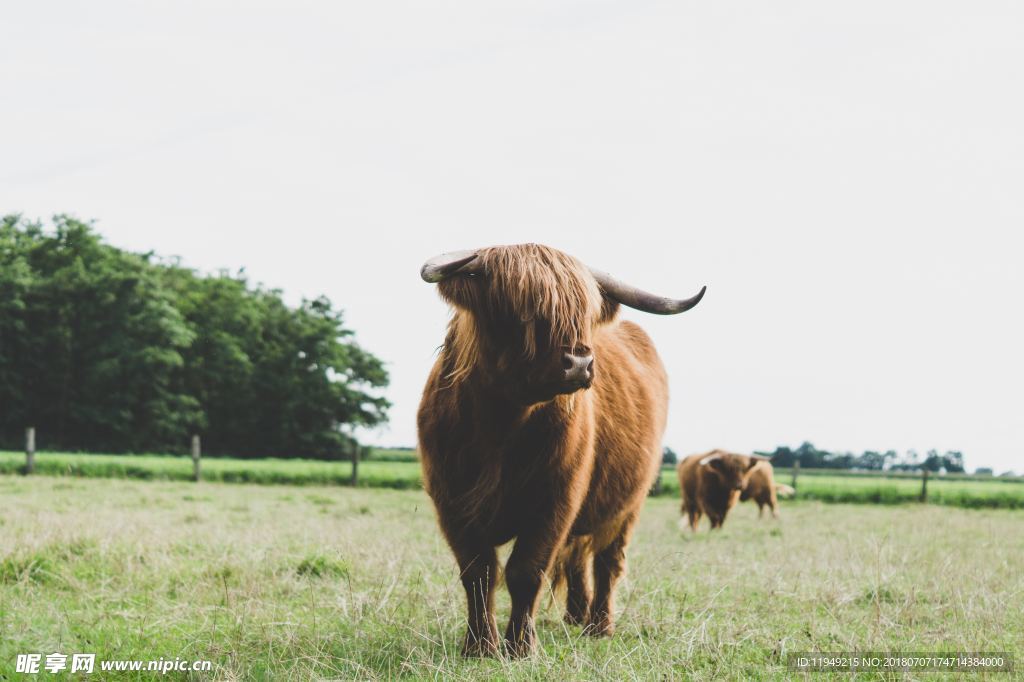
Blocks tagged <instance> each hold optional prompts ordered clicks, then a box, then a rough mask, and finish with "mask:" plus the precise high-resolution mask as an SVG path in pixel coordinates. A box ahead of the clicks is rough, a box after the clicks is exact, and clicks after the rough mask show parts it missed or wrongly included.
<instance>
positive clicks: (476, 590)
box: [453, 543, 500, 656]
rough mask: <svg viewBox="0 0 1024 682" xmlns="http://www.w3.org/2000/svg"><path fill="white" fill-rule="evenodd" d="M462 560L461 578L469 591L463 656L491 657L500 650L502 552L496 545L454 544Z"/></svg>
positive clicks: (459, 559) (459, 558) (457, 556)
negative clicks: (497, 606)
mask: <svg viewBox="0 0 1024 682" xmlns="http://www.w3.org/2000/svg"><path fill="white" fill-rule="evenodd" d="M453 549H454V551H455V558H456V559H457V560H458V562H459V573H460V575H459V577H460V579H461V580H462V586H463V587H464V588H465V590H466V604H467V608H468V611H469V623H468V627H467V629H466V640H465V642H464V644H463V646H462V655H463V656H491V655H494V654H496V653H498V643H499V641H500V640H499V639H498V624H497V621H496V620H495V618H494V586H495V584H496V582H497V573H498V555H497V553H496V552H495V551H494V548H493V547H487V546H484V545H482V544H469V543H466V544H460V545H459V546H454V547H453Z"/></svg>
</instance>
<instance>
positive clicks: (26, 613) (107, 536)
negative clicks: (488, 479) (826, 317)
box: [0, 476, 1024, 681]
mask: <svg viewBox="0 0 1024 682" xmlns="http://www.w3.org/2000/svg"><path fill="white" fill-rule="evenodd" d="M0 499H3V501H4V507H3V513H2V516H0V627H2V628H3V632H4V636H3V638H2V639H0V679H3V678H5V677H14V675H13V674H12V668H13V664H14V660H15V655H16V654H17V653H26V652H35V653H43V654H47V653H51V652H54V651H59V652H63V653H69V652H93V653H96V654H98V657H99V658H100V659H112V658H125V659H147V660H148V659H155V658H160V657H164V658H172V659H173V658H175V657H180V658H183V659H184V658H188V659H196V658H200V659H209V660H211V661H212V662H213V664H214V672H213V675H212V676H209V675H204V676H202V677H198V676H197V677H196V679H266V680H307V679H345V680H347V679H363V680H374V679H394V678H399V677H405V678H408V679H442V678H443V679H459V680H470V679H474V680H475V679H487V680H490V679H512V680H535V679H568V680H583V679H587V680H634V679H688V678H689V679H694V680H719V679H737V680H738V679H779V680H783V679H792V678H793V675H792V674H789V673H788V672H787V671H786V669H785V657H786V655H787V654H788V653H790V652H796V651H844V650H845V651H904V652H922V651H937V650H938V651H949V650H966V651H1006V652H1010V653H1012V654H1013V655H1015V657H1016V659H1017V661H1018V665H1019V664H1020V663H1019V662H1020V661H1022V660H1024V573H1022V571H1021V570H1020V567H1021V558H1022V557H1024V533H1021V532H1020V530H1021V528H1022V526H1024V512H1019V511H1005V510H981V511H976V510H962V509H947V508H941V507H938V506H932V505H903V506H870V505H856V506H854V505H844V504H829V505H825V504H822V503H820V502H815V501H798V502H793V503H789V504H786V503H783V504H784V506H783V509H782V519H781V520H780V521H778V522H776V521H770V520H765V521H758V520H757V518H756V508H755V507H753V505H749V504H744V505H741V506H740V507H738V508H737V509H735V510H734V511H733V512H732V514H731V515H730V517H729V519H728V520H727V522H726V525H725V528H724V529H723V530H722V531H719V532H715V533H713V534H712V533H709V532H708V531H707V530H706V526H704V527H703V529H702V532H700V533H698V534H696V535H691V534H689V533H688V532H687V533H684V532H682V531H680V530H679V527H678V509H677V503H676V501H675V500H674V499H671V498H654V499H651V500H649V501H648V503H647V505H646V508H645V509H644V512H643V515H642V517H641V521H640V523H639V525H638V528H637V532H636V535H635V537H634V541H633V543H632V545H631V547H630V549H629V553H628V554H629V561H630V566H629V572H628V574H627V577H626V578H625V579H624V581H623V583H622V587H621V590H620V594H619V599H618V612H619V615H618V626H619V630H618V633H617V634H616V636H615V637H614V638H612V639H600V640H594V639H591V638H589V637H586V636H584V635H582V634H581V631H580V629H579V628H576V627H569V626H566V625H564V624H563V623H562V622H561V617H560V616H561V610H560V608H559V607H558V606H557V605H552V604H551V603H550V602H551V599H550V597H549V596H548V595H545V596H544V598H543V599H542V606H541V608H540V610H539V612H538V634H539V640H540V649H539V651H538V652H537V653H536V654H535V655H534V656H532V657H531V658H529V659H526V660H520V661H509V660H500V659H488V660H464V659H462V658H461V657H460V656H459V655H458V649H459V645H460V639H461V637H462V634H463V627H464V622H463V621H464V613H463V610H464V597H463V594H462V589H461V587H460V586H459V584H458V576H457V570H456V568H455V563H454V561H453V559H452V557H451V555H450V552H449V550H448V548H447V546H446V545H445V543H444V541H443V539H442V538H441V534H440V532H439V531H438V528H437V524H436V521H435V518H434V513H433V509H432V507H431V505H430V502H429V500H428V499H427V497H426V496H425V495H424V494H423V493H422V492H421V491H398V490H368V489H352V488H341V487H316V486H306V487H294V486H287V485H282V486H277V487H269V486H253V485H223V484H219V483H202V484H199V485H196V484H193V483H183V482H175V481H152V482H147V481H132V480H118V481H115V480H103V479H81V480H68V479H66V478H64V479H62V478H53V477H47V476H36V477H28V478H21V477H3V478H0ZM503 556H507V548H505V550H504V552H503ZM498 612H499V618H500V619H504V618H507V615H508V598H507V595H506V593H505V590H504V588H501V589H500V591H499V601H498ZM503 625H504V623H502V626H503ZM42 677H47V678H49V675H48V674H44V675H42ZM823 677H824V678H829V677H830V676H827V675H825V676H823ZM921 677H923V676H920V675H919V676H916V677H915V678H912V679H920V678H921ZM68 678H69V679H70V676H69V677H68ZM170 678H171V679H173V678H174V676H173V675H172V676H170ZM815 678H816V679H818V677H817V676H815ZM831 678H833V679H838V680H844V681H846V680H860V679H884V678H881V677H879V676H870V675H834V676H831ZM54 679H59V676H54ZM75 679H77V678H75ZM97 679H99V677H97ZM114 679H129V678H128V677H127V676H122V677H119V678H114ZM134 679H150V678H145V677H137V678H134ZM979 679H981V678H979ZM997 679H1007V677H1006V676H999V677H998V678H997Z"/></svg>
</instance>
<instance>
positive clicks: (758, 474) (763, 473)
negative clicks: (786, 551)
mask: <svg viewBox="0 0 1024 682" xmlns="http://www.w3.org/2000/svg"><path fill="white" fill-rule="evenodd" d="M795 493H796V491H795V490H794V489H793V488H791V487H790V486H788V485H786V484H784V483H776V482H775V472H774V470H773V469H772V464H771V462H764V461H762V462H757V463H756V464H755V465H754V466H753V468H752V469H751V470H750V473H748V474H747V485H746V486H745V487H744V488H743V492H741V493H740V502H746V501H747V500H754V502H757V510H758V511H757V516H758V518H761V517H763V516H764V508H765V507H766V506H767V507H768V508H769V509H770V510H771V512H772V518H775V519H777V518H779V499H778V495H782V496H784V497H786V496H789V495H793V494H795Z"/></svg>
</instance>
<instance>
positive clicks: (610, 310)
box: [597, 295, 619, 324]
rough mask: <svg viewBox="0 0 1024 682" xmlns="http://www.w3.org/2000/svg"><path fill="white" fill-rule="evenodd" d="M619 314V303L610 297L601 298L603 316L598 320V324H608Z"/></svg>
mask: <svg viewBox="0 0 1024 682" xmlns="http://www.w3.org/2000/svg"><path fill="white" fill-rule="evenodd" d="M618 314H619V302H618V301H616V300H615V299H614V298H609V297H608V296H604V295H602V296H601V314H600V316H599V317H598V318H597V322H598V324H607V323H608V322H611V321H612V320H614V319H615V316H616V315H618Z"/></svg>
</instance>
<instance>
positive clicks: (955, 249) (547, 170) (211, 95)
mask: <svg viewBox="0 0 1024 682" xmlns="http://www.w3.org/2000/svg"><path fill="white" fill-rule="evenodd" d="M0 25H2V26H3V34H4V37H3V40H2V41H0V93H2V94H0V97H2V100H3V105H2V106H0V212H21V213H23V214H24V215H25V216H26V217H31V218H37V217H42V218H47V217H49V216H50V215H52V214H54V213H58V212H69V213H72V214H75V215H76V216H78V217H81V218H85V219H95V221H96V225H97V227H98V229H99V231H100V232H101V233H102V234H103V235H104V236H105V237H106V238H107V239H108V240H109V241H110V242H111V243H113V244H115V245H118V246H121V247H126V248H129V249H133V250H150V249H152V250H155V251H157V252H158V253H160V254H164V255H180V256H182V257H183V258H184V259H185V262H186V263H187V264H189V265H192V266H194V267H196V268H199V269H202V270H206V271H214V270H216V269H218V268H221V267H226V268H231V269H237V268H240V267H243V266H244V267H245V268H246V270H247V272H248V274H249V275H250V276H251V277H252V278H253V279H254V280H257V281H261V282H264V283H266V284H267V285H270V286H274V287H280V288H282V289H284V290H285V292H286V294H287V295H288V297H289V299H290V300H292V301H297V300H299V299H300V298H301V297H302V296H306V297H312V296H316V295H318V294H321V293H324V294H327V295H328V296H329V297H330V298H331V299H332V300H333V301H335V302H336V303H337V304H338V305H339V306H340V307H342V308H344V309H345V311H346V317H347V321H348V323H349V324H350V325H351V326H352V327H353V328H354V329H355V330H356V333H357V338H358V340H359V341H360V342H361V343H362V344H363V345H364V346H366V347H367V348H368V349H370V350H371V351H373V352H374V353H376V354H377V355H379V356H380V357H382V358H383V359H384V360H386V361H387V363H388V366H389V368H390V371H391V375H392V382H391V386H390V388H389V390H388V396H389V397H390V398H391V400H392V401H393V402H394V408H393V410H392V413H391V414H392V420H391V425H390V426H389V427H388V428H387V429H384V430H381V431H379V432H375V433H373V434H369V439H370V440H371V441H373V442H377V443H381V444H396V445H403V444H404V445H412V444H413V443H414V442H415V411H416V406H417V402H418V398H419V392H420V390H421V388H422V385H423V382H424V380H425V378H426V375H427V372H428V370H429V367H430V364H431V363H432V361H433V357H434V355H433V354H434V350H435V349H436V347H437V346H438V345H439V344H440V343H441V341H442V335H443V330H444V325H445V323H446V320H447V317H448V313H447V311H446V308H445V306H444V305H443V304H442V303H441V301H440V300H439V299H438V298H437V296H436V293H435V291H434V290H433V288H432V287H431V286H430V285H427V284H425V283H423V282H422V281H421V280H420V278H419V275H418V270H419V267H420V265H421V263H422V262H423V261H424V260H426V259H427V258H429V257H430V256H433V255H435V254H436V253H439V252H442V251H448V250H454V249H464V248H471V247H478V246H487V245H492V244H502V243H516V242H527V241H537V242H542V243H546V244H549V245H552V246H555V247H558V248H562V249H564V250H566V251H568V252H570V253H572V254H574V255H576V256H577V257H579V258H580V259H582V260H584V261H585V262H587V263H589V264H591V265H593V266H596V267H599V268H601V269H604V270H608V271H610V272H613V273H615V274H616V275H617V276H619V277H620V278H622V279H625V280H628V281H630V282H631V283H634V284H637V285H640V286H643V287H645V288H647V289H649V290H652V291H654V292H656V293H659V294H665V295H672V296H679V297H683V296H690V295H691V294H693V293H694V292H695V291H697V290H698V289H699V287H700V286H701V285H703V284H707V285H708V293H707V296H706V297H705V299H704V301H703V302H702V303H701V304H700V305H699V306H698V307H697V308H696V309H694V310H693V311H691V312H689V313H686V314H684V315H681V316H677V317H667V318H661V317H656V316H646V315H643V314H641V313H636V312H633V311H628V312H627V313H626V316H627V317H629V318H631V319H634V320H637V321H639V322H641V324H643V325H644V326H645V328H646V329H647V330H648V331H649V332H650V334H651V335H652V336H653V338H654V340H655V343H656V344H657V345H658V347H659V349H660V351H661V354H662V356H663V358H664V360H665V363H666V365H667V367H668V370H669V376H670V380H671V391H672V399H671V408H670V421H669V426H668V431H667V433H666V435H665V442H666V444H667V445H669V446H671V447H672V448H674V449H675V450H677V451H679V452H681V453H690V452H697V451H701V450H706V449H710V448H712V447H724V448H729V449H734V450H739V451H748V450H752V449H771V448H774V447H775V446H776V445H780V444H789V445H793V446H796V445H799V444H800V443H801V442H802V441H804V440H810V441H812V442H813V443H815V444H816V445H817V446H819V447H823V448H826V449H835V450H852V451H858V452H859V451H861V450H864V449H889V448H894V449H898V450H900V451H903V450H906V449H908V448H915V449H917V450H919V451H921V452H923V451H925V450H927V449H929V448H938V449H940V450H945V449H959V450H962V451H963V452H964V454H965V456H966V459H967V464H968V467H969V468H974V467H978V466H992V467H995V468H996V469H997V471H1002V470H1005V469H1016V470H1018V471H1021V470H1024V394H1022V391H1024V361H1022V352H1021V349H1022V348H1024V322H1022V314H1021V305H1022V298H1024V276H1022V274H1021V265H1022V255H1024V249H1022V247H1024V236H1022V228H1024V123H1022V122H1024V88H1022V82H1024V74H1022V71H1024V40H1022V39H1021V38H1022V36H1024V4H1021V3H1019V2H1012V1H1007V2H991V1H976V2H970V3H968V2H936V1H935V0H927V1H920V2H898V1H897V2H893V1H892V0H886V1H884V2H871V1H869V2H847V3H822V2H817V1H808V2H771V3H767V2H642V1H637V0H629V1H626V0H621V1H616V2H594V1H588V2H522V1H521V0H520V1H517V2H511V3H507V4H495V3H489V2H463V3H455V2H448V3H423V2H408V3H397V2H389V1H382V0H375V1H374V2H364V3H337V2H321V3H308V2H294V1H290V2H253V1H252V0H250V1H248V2H245V3H241V2H238V3H226V2H214V1H211V0H203V1H202V2H183V1H181V0H175V1H174V2H138V1H137V0H133V1H131V2H90V3H81V2H32V3H7V4H5V6H4V7H3V9H0Z"/></svg>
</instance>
